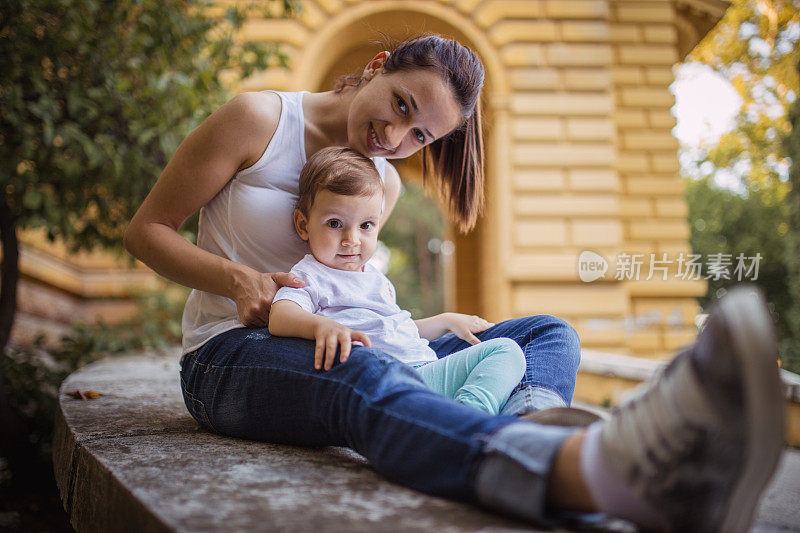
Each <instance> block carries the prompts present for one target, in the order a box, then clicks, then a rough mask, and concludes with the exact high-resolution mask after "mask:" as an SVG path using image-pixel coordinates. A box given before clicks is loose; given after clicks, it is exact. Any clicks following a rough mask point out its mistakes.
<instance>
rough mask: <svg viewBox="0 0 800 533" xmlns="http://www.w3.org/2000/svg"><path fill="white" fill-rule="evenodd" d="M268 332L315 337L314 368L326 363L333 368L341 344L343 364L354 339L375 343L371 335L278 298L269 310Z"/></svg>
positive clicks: (327, 367)
mask: <svg viewBox="0 0 800 533" xmlns="http://www.w3.org/2000/svg"><path fill="white" fill-rule="evenodd" d="M269 332H270V333H271V334H272V335H277V336H279V337H299V338H301V339H311V340H316V341H317V345H316V348H315V349H314V368H316V369H317V370H319V369H320V368H322V366H323V361H324V363H325V370H330V369H331V367H332V366H333V361H334V360H335V359H336V348H337V347H338V346H339V345H340V344H341V345H342V351H341V354H340V355H339V361H340V362H342V363H344V362H345V361H347V358H348V357H350V345H351V342H352V341H359V342H361V343H362V344H363V345H364V346H372V345H371V344H370V342H369V337H367V336H366V335H365V334H363V333H361V332H359V331H353V330H351V329H350V328H348V327H346V326H343V325H341V324H339V323H338V322H336V321H335V320H331V319H330V318H325V317H322V316H319V315H315V314H313V313H309V312H308V311H306V310H305V309H303V308H302V307H300V305H299V304H297V303H295V302H293V301H291V300H278V301H277V302H275V303H273V304H272V307H271V308H270V311H269Z"/></svg>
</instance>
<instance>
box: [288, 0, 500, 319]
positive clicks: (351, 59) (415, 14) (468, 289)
mask: <svg viewBox="0 0 800 533" xmlns="http://www.w3.org/2000/svg"><path fill="white" fill-rule="evenodd" d="M381 4H385V5H386V7H385V9H381V6H380V5H381ZM417 4H419V5H417ZM396 6H397V3H384V2H374V3H373V2H370V3H367V5H362V6H360V7H361V8H362V9H361V10H360V12H359V13H352V12H351V13H344V14H342V15H340V16H339V17H338V18H340V19H342V20H340V21H338V22H339V24H337V21H335V20H334V21H331V23H330V24H328V25H326V27H327V31H326V32H325V33H326V35H318V36H317V37H316V38H315V41H316V42H314V43H311V44H310V45H309V46H308V47H306V49H305V53H304V57H302V58H301V61H300V63H301V64H300V65H298V68H297V70H296V71H295V72H296V73H297V74H296V76H295V77H294V80H293V83H292V85H293V86H294V87H293V88H298V89H299V88H304V89H308V90H312V91H325V90H330V89H332V88H333V87H334V85H335V82H336V80H337V79H338V78H339V77H340V76H342V75H344V74H350V73H355V72H358V71H360V70H361V69H363V68H364V65H365V64H366V63H367V62H368V61H369V59H371V58H372V57H373V56H374V55H375V54H376V53H377V52H379V51H380V50H381V46H380V44H379V43H378V42H376V41H382V40H384V38H385V37H388V38H390V39H392V40H404V39H407V38H409V37H413V36H415V35H419V34H420V33H426V32H430V33H437V34H441V35H444V36H447V37H451V38H454V39H457V40H458V41H459V42H461V43H464V44H465V45H467V46H470V47H471V48H472V49H473V50H475V51H476V52H477V53H478V54H479V55H481V57H482V59H483V61H484V65H485V66H487V58H486V57H484V54H483V53H481V50H480V47H478V46H476V45H475V43H474V42H473V40H471V39H470V38H469V37H468V36H467V35H466V32H465V31H462V29H459V27H456V25H454V24H451V23H450V22H446V21H445V20H444V19H443V18H441V17H440V16H436V14H433V13H430V12H429V11H430V9H429V8H428V7H427V6H430V3H424V2H423V3H419V2H408V6H409V7H408V8H406V7H405V6H404V9H397V7H396ZM415 6H416V7H417V8H418V9H414V7H415ZM367 8H368V9H369V10H367ZM448 20H452V17H449V18H448ZM397 21H402V25H401V26H398V24H397ZM493 82H494V83H496V82H495V80H493V76H492V73H491V69H490V68H486V80H485V85H484V87H485V88H484V98H483V112H484V114H483V126H484V134H485V135H486V139H485V141H486V142H485V146H486V147H487V154H486V155H487V160H486V171H487V172H486V176H487V183H486V191H487V204H486V205H487V208H486V210H485V215H484V217H482V218H481V219H480V220H479V222H478V224H477V226H476V228H475V229H474V230H473V231H472V232H471V233H470V234H468V235H461V234H460V233H459V232H458V231H456V230H455V229H454V228H453V227H452V226H451V225H449V226H448V229H447V231H446V238H447V239H449V240H450V241H452V242H453V243H455V250H454V254H453V256H452V258H451V260H450V265H449V267H448V272H447V275H446V276H445V280H446V287H445V307H446V309H448V310H457V311H460V312H464V313H477V314H482V315H483V316H486V317H487V318H489V319H495V320H496V319H500V318H506V317H505V316H500V315H505V314H506V313H507V311H508V308H507V307H506V308H505V309H503V307H505V306H503V305H502V300H503V299H502V297H501V298H497V297H496V295H497V293H498V291H499V292H500V293H506V292H507V290H505V289H506V288H505V287H499V285H501V284H504V283H505V280H504V279H503V276H502V275H501V273H500V271H499V267H498V266H497V265H498V263H499V260H498V258H497V257H496V255H497V254H495V253H494V250H493V249H492V248H494V246H492V242H495V243H496V242H497V235H496V232H497V230H496V227H497V224H492V223H491V222H492V217H493V216H496V215H495V213H494V212H493V210H492V207H491V206H492V204H493V202H492V201H491V198H492V195H493V193H494V191H495V185H494V176H495V174H496V173H495V172H493V169H494V168H495V165H494V164H493V157H494V156H495V154H494V153H493V150H492V149H491V147H492V146H493V143H492V142H491V141H492V139H491V138H492V133H493V123H494V120H493V109H492V108H493V105H492V103H493V99H492V91H493ZM393 164H394V165H395V167H396V168H397V170H398V172H399V174H400V176H401V178H402V179H403V181H404V182H416V183H421V172H420V168H421V166H420V158H419V156H415V157H412V158H409V159H407V160H397V161H393ZM390 223H391V222H390ZM490 226H491V228H494V229H490Z"/></svg>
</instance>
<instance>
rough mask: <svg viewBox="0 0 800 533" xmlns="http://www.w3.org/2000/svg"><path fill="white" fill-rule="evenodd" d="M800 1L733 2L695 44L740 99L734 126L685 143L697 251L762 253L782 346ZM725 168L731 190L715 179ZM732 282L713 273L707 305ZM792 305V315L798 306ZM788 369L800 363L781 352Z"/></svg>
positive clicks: (789, 330) (793, 279)
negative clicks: (695, 144)
mask: <svg viewBox="0 0 800 533" xmlns="http://www.w3.org/2000/svg"><path fill="white" fill-rule="evenodd" d="M799 41H800V0H734V1H733V2H732V5H731V7H729V8H728V11H727V12H726V14H725V17H724V18H723V20H722V21H721V22H720V23H719V24H718V25H717V27H716V28H715V29H714V30H713V31H712V32H711V33H710V34H709V35H708V36H707V37H706V38H705V39H704V40H703V41H702V42H701V43H700V44H699V45H698V46H697V47H696V48H695V50H694V51H693V52H692V53H691V55H690V56H689V59H688V61H689V62H698V63H702V64H706V65H709V66H711V67H712V68H713V69H714V70H715V71H717V72H718V73H720V74H721V75H722V76H723V77H725V78H726V79H728V80H729V81H730V82H731V84H732V85H733V87H734V88H735V90H736V92H737V93H738V95H739V96H740V97H741V99H742V107H741V108H740V109H739V112H738V114H737V115H736V118H735V125H734V127H733V128H732V129H731V130H730V131H728V132H726V133H724V134H723V135H722V136H721V137H720V138H719V140H718V141H716V142H713V143H707V144H706V145H703V146H700V147H699V148H697V149H684V153H683V154H682V158H681V159H682V161H684V170H685V173H686V174H687V175H689V176H691V178H689V179H687V200H688V202H689V219H690V225H691V230H692V237H691V242H692V248H693V250H694V251H695V253H699V254H702V255H703V257H704V258H707V257H708V255H709V254H713V253H725V254H732V255H733V257H734V258H735V257H736V256H737V255H738V254H740V253H742V254H744V255H745V256H754V255H755V254H756V253H760V254H761V256H762V258H763V259H762V261H761V264H760V272H759V278H758V280H757V282H756V283H757V284H758V285H760V286H761V287H762V288H763V289H764V290H765V292H766V295H767V298H768V300H769V302H770V305H771V307H772V310H773V313H774V314H775V316H776V319H777V327H778V333H779V335H780V336H781V338H782V341H783V342H782V346H783V347H784V348H785V347H787V346H790V345H791V344H792V343H795V344H796V343H799V342H800V337H797V336H796V335H797V328H796V326H793V325H792V324H793V322H795V316H794V315H793V314H792V312H793V311H792V306H793V305H795V302H796V300H795V299H794V298H796V297H793V296H792V293H791V292H790V290H791V287H793V286H795V285H796V284H797V283H798V272H797V269H796V268H795V265H796V264H797V263H798V262H799V261H800V257H798V254H797V250H796V249H795V250H794V251H792V250H791V249H790V248H789V242H790V240H789V239H788V237H787V236H788V234H789V230H790V224H789V216H790V208H789V204H790V202H789V200H790V198H791V197H795V198H796V195H797V191H796V190H795V191H794V192H792V185H791V183H790V180H789V165H790V158H789V154H788V145H787V144H786V143H784V139H785V138H786V137H787V136H788V135H789V132H790V129H791V126H790V122H789V118H788V110H789V107H790V106H791V105H792V103H793V102H795V101H796V100H797V97H798V94H799V93H800V78H799V77H798V72H797V70H796V65H797V63H798V61H799V60H800V47H799V46H798V42H799ZM718 175H726V176H727V177H733V178H734V179H735V181H738V186H735V187H733V188H732V189H728V188H722V187H720V186H719V185H717V184H715V181H714V179H713V178H714V177H715V176H718ZM733 283H736V280H735V279H732V280H719V281H714V280H709V288H708V293H707V295H706V297H704V298H702V299H701V303H702V304H703V305H704V306H705V305H707V304H708V303H709V301H710V299H711V298H712V297H713V296H715V295H717V294H719V290H720V289H722V288H724V287H727V286H729V285H731V284H733ZM796 312H797V311H796V308H795V311H794V313H796ZM782 358H783V360H784V364H785V365H786V367H787V368H790V369H792V370H794V371H800V361H798V360H796V359H794V358H793V357H790V356H789V354H788V353H787V352H786V350H785V349H782Z"/></svg>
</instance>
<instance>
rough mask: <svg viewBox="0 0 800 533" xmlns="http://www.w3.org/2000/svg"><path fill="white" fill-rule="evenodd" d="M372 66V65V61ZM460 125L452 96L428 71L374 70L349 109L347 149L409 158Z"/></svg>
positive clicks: (460, 120) (440, 80) (459, 110)
mask: <svg viewBox="0 0 800 533" xmlns="http://www.w3.org/2000/svg"><path fill="white" fill-rule="evenodd" d="M371 64H374V61H373V63H371ZM462 121H463V118H462V115H461V109H460V107H459V105H458V103H457V102H456V99H455V97H454V96H453V92H452V90H451V89H450V87H449V86H448V85H447V84H446V83H445V81H444V80H443V79H442V77H441V76H440V75H439V74H437V73H436V72H435V71H433V70H431V69H415V70H411V71H403V72H394V73H391V74H386V73H385V72H384V71H383V70H382V69H378V70H376V71H375V73H374V75H372V76H371V77H370V76H369V74H368V75H367V80H365V82H363V85H362V86H361V87H360V88H359V90H358V93H356V95H355V97H354V98H353V101H352V104H351V105H350V113H349V115H348V118H347V137H348V141H349V145H350V148H353V149H354V150H356V151H358V152H361V153H362V154H364V155H366V156H368V157H375V156H381V157H386V158H389V159H400V158H404V157H408V156H410V155H412V154H413V153H415V152H417V151H418V150H420V149H421V148H422V147H423V146H425V145H427V144H430V143H432V142H433V141H435V140H436V139H439V138H440V137H443V136H444V135H446V134H448V133H450V131H452V130H453V129H455V128H456V127H457V126H459V125H460V124H461V122H462Z"/></svg>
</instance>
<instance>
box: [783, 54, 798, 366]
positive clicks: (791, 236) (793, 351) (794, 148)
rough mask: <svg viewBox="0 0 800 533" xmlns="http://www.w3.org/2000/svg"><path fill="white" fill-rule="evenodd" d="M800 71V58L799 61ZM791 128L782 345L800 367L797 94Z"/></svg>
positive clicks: (789, 359)
mask: <svg viewBox="0 0 800 533" xmlns="http://www.w3.org/2000/svg"><path fill="white" fill-rule="evenodd" d="M797 69H798V74H800V62H799V63H798V64H797ZM789 122H790V123H791V131H790V133H789V135H787V136H786V138H785V140H784V141H785V142H784V147H785V148H786V153H787V154H788V155H789V157H790V158H791V160H792V165H791V167H790V169H789V183H790V184H791V190H790V191H789V194H788V195H787V198H786V206H787V210H788V219H787V222H788V224H787V226H788V233H787V235H786V247H785V249H784V253H785V255H784V257H785V262H786V266H787V268H788V271H789V279H788V287H787V296H788V298H789V300H790V302H791V306H790V307H789V312H788V314H787V323H786V327H787V335H786V336H785V338H784V340H783V344H782V346H781V354H782V356H783V358H784V362H785V366H786V368H790V369H792V370H794V371H795V372H799V371H800V98H795V101H794V104H792V108H791V110H790V112H789Z"/></svg>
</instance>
